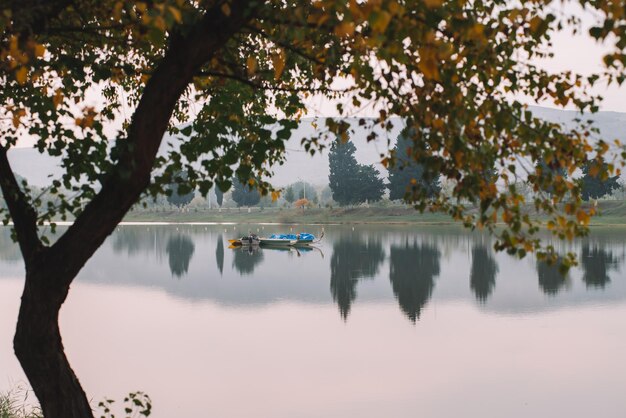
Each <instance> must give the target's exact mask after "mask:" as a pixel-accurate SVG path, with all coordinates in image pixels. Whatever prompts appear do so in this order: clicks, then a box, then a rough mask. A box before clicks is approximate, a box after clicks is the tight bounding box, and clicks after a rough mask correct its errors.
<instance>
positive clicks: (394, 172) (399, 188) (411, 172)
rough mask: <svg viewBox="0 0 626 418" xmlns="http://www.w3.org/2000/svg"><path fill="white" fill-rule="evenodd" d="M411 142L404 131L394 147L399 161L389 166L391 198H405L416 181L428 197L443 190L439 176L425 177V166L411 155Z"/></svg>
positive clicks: (416, 184)
mask: <svg viewBox="0 0 626 418" xmlns="http://www.w3.org/2000/svg"><path fill="white" fill-rule="evenodd" d="M411 144H412V141H411V138H410V136H409V134H408V133H407V132H402V133H401V134H400V136H399V137H398V141H397V142H396V146H395V147H394V151H395V155H396V160H397V162H396V164H395V165H394V166H393V167H389V184H388V186H387V187H388V189H389V199H391V200H398V199H404V198H405V196H406V194H407V192H409V191H410V190H411V187H412V186H413V184H412V183H413V182H416V183H415V186H419V188H420V189H422V191H423V194H424V195H425V196H427V197H433V196H435V195H436V194H438V193H439V192H440V191H441V184H439V176H437V177H434V178H425V176H424V167H423V166H422V165H421V164H419V163H417V162H415V161H414V159H413V157H412V156H410V155H409V149H410V148H411Z"/></svg>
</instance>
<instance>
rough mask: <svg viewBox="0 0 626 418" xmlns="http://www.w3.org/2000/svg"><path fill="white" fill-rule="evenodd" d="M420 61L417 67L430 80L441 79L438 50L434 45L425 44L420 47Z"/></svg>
mask: <svg viewBox="0 0 626 418" xmlns="http://www.w3.org/2000/svg"><path fill="white" fill-rule="evenodd" d="M419 54H420V62H419V63H418V64H417V67H418V68H419V69H420V71H421V72H422V73H423V74H424V77H426V78H427V79H429V80H439V68H438V62H437V51H436V50H435V48H434V47H431V46H425V47H423V48H420V49H419Z"/></svg>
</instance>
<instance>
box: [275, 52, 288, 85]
mask: <svg viewBox="0 0 626 418" xmlns="http://www.w3.org/2000/svg"><path fill="white" fill-rule="evenodd" d="M272 63H273V64H274V80H278V79H280V76H281V75H282V74H283V70H284V69H285V51H283V50H282V49H281V50H280V51H279V52H278V53H277V54H274V55H272Z"/></svg>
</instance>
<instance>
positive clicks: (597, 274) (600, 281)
mask: <svg viewBox="0 0 626 418" xmlns="http://www.w3.org/2000/svg"><path fill="white" fill-rule="evenodd" d="M620 261H621V260H620V258H619V257H616V256H614V255H613V252H612V251H606V250H605V249H604V248H601V247H600V246H595V245H594V246H591V245H590V244H589V242H585V243H584V244H583V249H582V254H581V256H580V264H581V266H582V268H583V281H584V282H585V284H586V285H587V287H598V288H602V289H603V288H604V287H605V286H606V285H607V283H609V282H610V281H611V279H610V278H609V274H608V272H609V270H611V269H615V270H617V268H618V266H619V262H620Z"/></svg>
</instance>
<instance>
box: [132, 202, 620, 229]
mask: <svg viewBox="0 0 626 418" xmlns="http://www.w3.org/2000/svg"><path fill="white" fill-rule="evenodd" d="M598 207H599V212H600V215H599V216H595V217H593V218H592V225H626V202H624V201H604V202H599V204H598ZM124 220H125V221H127V222H233V223H270V222H272V223H306V224H315V223H319V224H333V223H338V224H351V223H381V224H396V223H397V224H452V223H455V222H454V221H453V220H452V219H451V218H450V217H449V216H447V215H444V214H439V213H423V214H422V213H419V212H417V211H416V210H415V209H413V208H410V207H402V206H390V207H369V208H366V207H356V208H312V209H307V210H305V211H304V212H303V211H302V210H301V209H279V208H264V209H261V208H250V209H248V208H224V209H221V210H218V209H210V210H209V209H206V208H196V209H186V210H184V211H179V210H163V209H161V210H155V209H152V210H147V209H142V210H135V211H132V212H131V213H129V214H128V216H127V217H126V218H125V219H124Z"/></svg>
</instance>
